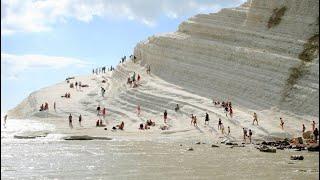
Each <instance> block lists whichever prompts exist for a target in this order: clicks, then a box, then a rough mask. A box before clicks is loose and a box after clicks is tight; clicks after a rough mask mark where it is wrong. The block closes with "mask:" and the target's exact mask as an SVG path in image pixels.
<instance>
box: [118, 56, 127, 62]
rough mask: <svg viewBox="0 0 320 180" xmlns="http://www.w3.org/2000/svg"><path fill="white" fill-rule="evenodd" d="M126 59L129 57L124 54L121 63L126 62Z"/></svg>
mask: <svg viewBox="0 0 320 180" xmlns="http://www.w3.org/2000/svg"><path fill="white" fill-rule="evenodd" d="M126 59H127V57H126V56H123V57H122V58H121V60H120V64H121V63H124V62H125V61H126Z"/></svg>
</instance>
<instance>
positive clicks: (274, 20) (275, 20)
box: [268, 6, 287, 29]
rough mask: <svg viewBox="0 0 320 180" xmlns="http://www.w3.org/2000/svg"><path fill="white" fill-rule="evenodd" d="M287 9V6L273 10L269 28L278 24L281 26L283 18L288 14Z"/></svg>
mask: <svg viewBox="0 0 320 180" xmlns="http://www.w3.org/2000/svg"><path fill="white" fill-rule="evenodd" d="M286 10H287V8H286V7H285V6H283V7H281V8H280V9H278V8H276V9H274V10H273V14H272V16H271V17H270V18H269V21H268V28H269V29H270V28H272V27H274V26H276V25H278V24H280V21H281V17H282V16H283V15H284V13H285V12H286Z"/></svg>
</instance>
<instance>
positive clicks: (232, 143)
mask: <svg viewBox="0 0 320 180" xmlns="http://www.w3.org/2000/svg"><path fill="white" fill-rule="evenodd" d="M226 145H236V146H237V145H238V143H234V142H227V143H226Z"/></svg>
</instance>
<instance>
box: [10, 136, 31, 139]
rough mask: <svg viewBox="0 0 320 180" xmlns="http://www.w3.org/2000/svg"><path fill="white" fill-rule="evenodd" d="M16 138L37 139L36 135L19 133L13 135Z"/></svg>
mask: <svg viewBox="0 0 320 180" xmlns="http://www.w3.org/2000/svg"><path fill="white" fill-rule="evenodd" d="M13 137H14V138H16V139H35V138H36V136H19V135H14V136H13Z"/></svg>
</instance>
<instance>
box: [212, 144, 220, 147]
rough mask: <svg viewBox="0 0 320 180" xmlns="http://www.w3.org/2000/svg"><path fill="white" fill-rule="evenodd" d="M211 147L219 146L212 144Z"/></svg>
mask: <svg viewBox="0 0 320 180" xmlns="http://www.w3.org/2000/svg"><path fill="white" fill-rule="evenodd" d="M211 147H219V146H218V145H215V144H212V145H211Z"/></svg>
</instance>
